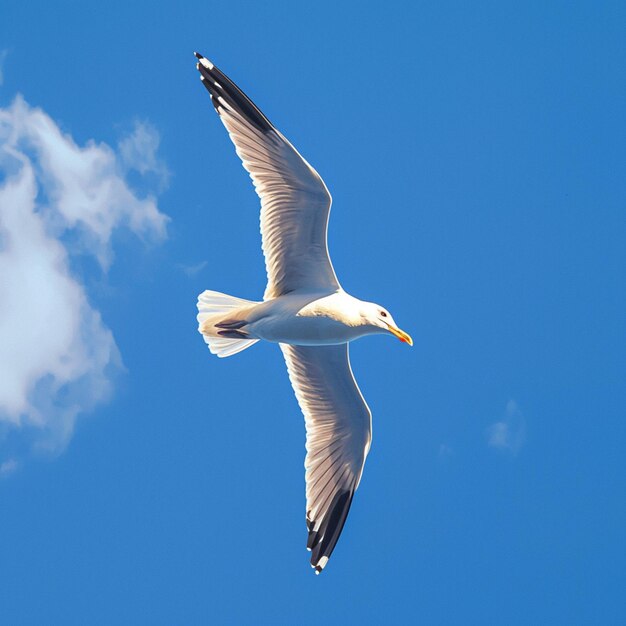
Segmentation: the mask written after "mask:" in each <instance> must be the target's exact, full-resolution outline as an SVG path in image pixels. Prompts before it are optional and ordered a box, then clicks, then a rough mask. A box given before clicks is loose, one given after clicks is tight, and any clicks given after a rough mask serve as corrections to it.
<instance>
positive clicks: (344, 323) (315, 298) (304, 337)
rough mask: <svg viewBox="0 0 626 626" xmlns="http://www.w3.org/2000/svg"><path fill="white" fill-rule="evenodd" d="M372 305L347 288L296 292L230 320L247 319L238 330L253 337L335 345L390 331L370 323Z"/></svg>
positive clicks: (273, 340) (306, 344) (277, 340)
mask: <svg viewBox="0 0 626 626" xmlns="http://www.w3.org/2000/svg"><path fill="white" fill-rule="evenodd" d="M374 306H375V305H374ZM371 307H372V304H371V303H369V302H363V301H362V300H358V299H357V298H354V297H353V296H351V295H349V294H347V293H346V292H345V291H343V289H341V290H339V291H337V292H335V293H332V294H318V293H294V294H288V295H284V296H279V297H277V298H272V299H271V300H266V301H265V302H260V303H258V304H256V305H254V306H252V307H244V308H242V309H241V310H239V311H238V312H237V314H235V315H232V314H231V315H230V316H227V318H226V320H227V321H226V323H227V324H228V320H232V321H235V320H237V321H240V320H245V321H246V322H247V323H246V324H245V325H242V326H238V327H237V330H238V331H239V332H245V333H246V334H247V335H248V336H249V337H250V338H251V339H252V338H253V339H263V340H264V341H270V342H273V343H289V344H292V345H299V346H319V345H335V344H342V343H347V342H349V341H352V340H354V339H358V338H359V337H363V336H364V335H373V334H378V333H384V332H387V331H386V329H384V328H381V327H380V326H376V325H374V324H370V323H368V317H367V312H368V310H369V309H371ZM210 323H211V322H209V324H210ZM218 323H219V322H218ZM222 323H224V321H223V320H222ZM205 330H207V329H206V328H205Z"/></svg>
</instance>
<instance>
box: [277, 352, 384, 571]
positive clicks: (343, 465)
mask: <svg viewBox="0 0 626 626" xmlns="http://www.w3.org/2000/svg"><path fill="white" fill-rule="evenodd" d="M280 347H281V348H282V351H283V354H284V356H285V361H286V362H287V369H288V371H289V379H290V380H291V384H292V386H293V389H294V391H295V392H296V398H297V399H298V403H299V404H300V408H301V409H302V412H303V413H304V418H305V422H306V432H307V441H306V449H307V455H306V461H305V464H304V465H305V468H306V509H307V514H306V518H307V526H308V529H309V539H308V543H307V548H308V549H309V550H311V552H312V554H311V566H312V567H314V568H315V571H316V572H317V573H319V572H321V571H322V569H323V568H324V566H325V565H326V563H327V562H328V559H329V557H330V555H331V553H332V551H333V549H334V548H335V545H336V544H337V540H338V539H339V535H340V534H341V531H342V529H343V525H344V523H345V521H346V517H347V516H348V511H349V510H350V504H351V503H352V497H353V496H354V492H355V491H356V488H357V486H358V484H359V480H360V479H361V473H362V471H363V464H364V463H365V457H366V456H367V453H368V451H369V447H370V443H371V440H372V414H371V412H370V410H369V407H368V406H367V404H366V402H365V400H364V399H363V396H362V395H361V391H360V390H359V387H358V386H357V384H356V381H355V380H354V376H353V374H352V369H351V367H350V358H349V355H348V344H341V345H330V346H292V345H288V344H282V343H281V344H280Z"/></svg>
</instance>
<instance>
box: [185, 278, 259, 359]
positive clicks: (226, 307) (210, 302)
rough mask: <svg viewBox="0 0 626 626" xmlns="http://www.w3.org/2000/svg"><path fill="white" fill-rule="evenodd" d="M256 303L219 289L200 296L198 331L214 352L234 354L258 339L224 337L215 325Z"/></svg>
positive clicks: (222, 356)
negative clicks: (221, 291) (220, 291)
mask: <svg viewBox="0 0 626 626" xmlns="http://www.w3.org/2000/svg"><path fill="white" fill-rule="evenodd" d="M255 304H257V303H256V302H253V301H252V300H243V299H242V298H235V297H234V296H229V295H227V294H225V293H219V291H208V290H207V291H204V292H202V293H201V294H200V295H199V296H198V318H197V319H198V331H199V332H200V333H201V334H202V336H203V337H204V340H205V341H206V342H207V344H208V345H209V350H210V351H211V353H212V354H216V355H217V356H218V357H220V358H224V357H227V356H232V355H233V354H237V352H241V351H242V350H245V349H246V348H249V347H250V346H251V345H252V344H255V343H256V342H257V341H258V339H248V338H247V337H223V336H220V335H219V334H218V333H219V332H221V331H220V329H219V328H216V327H215V324H218V323H219V322H221V321H222V320H224V319H229V320H230V319H237V317H238V315H237V314H238V312H239V311H238V310H239V309H241V310H244V311H245V310H246V309H248V308H249V307H251V306H254V305H255ZM243 319H245V318H243ZM222 332H223V331H222Z"/></svg>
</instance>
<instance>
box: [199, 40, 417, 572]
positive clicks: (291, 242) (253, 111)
mask: <svg viewBox="0 0 626 626" xmlns="http://www.w3.org/2000/svg"><path fill="white" fill-rule="evenodd" d="M195 55H196V58H197V59H198V63H197V68H198V71H199V72H200V79H201V80H202V84H203V85H204V86H205V87H206V88H207V90H208V91H209V93H210V94H211V101H212V102H213V106H214V107H215V110H216V111H217V113H218V114H219V116H220V119H221V120H222V122H223V123H224V126H226V130H227V131H228V134H229V135H230V138H231V139H232V141H233V143H234V144H235V149H236V151H237V154H238V155H239V157H240V158H241V161H242V163H243V166H244V168H245V169H246V170H247V171H248V173H249V174H250V177H251V178H252V182H253V183H254V187H255V189H256V192H257V194H258V196H259V198H260V199H261V235H262V239H263V253H264V255H265V267H266V270H267V287H266V289H265V295H264V296H263V301H262V302H253V301H251V300H242V299H241V298H235V297H233V296H229V295H226V294H223V293H218V292H216V291H204V292H203V293H202V294H200V296H199V297H198V311H199V313H198V324H199V326H198V330H199V331H200V333H201V334H202V336H203V337H204V340H205V341H206V343H207V344H208V346H209V349H210V351H211V352H212V353H213V354H216V355H217V356H218V357H227V356H231V355H233V354H237V352H241V351H242V350H245V349H246V348H248V347H250V346H251V345H253V344H254V343H256V342H257V341H259V340H265V341H271V342H274V343H278V344H279V345H280V348H281V350H282V351H283V355H284V357H285V361H286V362H287V370H288V372H289V379H290V380H291V384H292V386H293V389H294V391H295V394H296V398H297V399H298V403H299V404H300V408H301V409H302V412H303V413H304V418H305V422H306V433H307V442H306V450H307V455H306V461H305V468H306V523H307V528H308V532H309V536H308V541H307V548H308V549H309V550H310V551H311V566H312V567H313V568H314V569H315V572H316V573H317V574H319V573H320V572H321V571H322V570H323V569H324V567H325V566H326V564H327V563H328V559H329V557H330V555H331V553H332V551H333V549H334V548H335V545H336V544H337V540H338V539H339V535H340V534H341V531H342V529H343V526H344V523H345V521H346V517H347V515H348V511H349V510H350V504H351V503H352V497H353V496H354V492H355V491H356V489H357V487H358V485H359V481H360V480H361V474H362V472H363V465H364V463H365V457H366V456H367V453H368V452H369V449H370V444H371V441H372V414H371V412H370V410H369V407H368V406H367V403H366V402H365V400H364V398H363V395H362V394H361V391H360V390H359V387H358V385H357V384H356V381H355V380H354V376H353V374H352V369H351V368H350V357H349V354H348V344H349V343H350V341H352V340H354V339H358V338H359V337H363V336H365V335H374V334H379V333H384V334H390V335H395V336H396V337H397V338H398V339H400V341H403V342H405V343H408V344H409V345H411V346H412V345H413V341H412V339H411V337H410V336H409V335H408V334H407V333H405V332H404V331H403V330H400V329H399V328H398V326H397V325H396V323H395V322H394V321H393V318H392V317H391V314H390V313H389V312H388V311H387V310H386V309H385V308H383V307H381V306H380V305H378V304H374V303H372V302H364V301H362V300H357V299H356V298H353V297H352V296H351V295H349V294H348V293H346V292H345V291H344V290H343V289H342V288H341V285H340V284H339V281H338V280H337V276H336V275H335V271H334V269H333V266H332V263H331V262H330V257H329V255H328V247H327V228H328V216H329V213H330V205H331V197H330V193H329V192H328V189H327V188H326V185H325V184H324V181H323V180H322V179H321V178H320V176H319V174H318V173H317V172H316V171H315V170H314V169H313V168H312V167H311V166H310V165H309V164H308V163H307V161H305V159H303V158H302V156H300V154H299V153H298V151H297V150H296V149H295V148H294V147H293V146H292V145H291V144H290V143H289V141H287V139H286V138H285V137H284V136H283V135H282V134H281V133H280V132H279V131H278V130H277V129H276V128H274V126H273V125H272V124H271V123H270V121H269V120H268V119H267V118H266V117H265V115H263V113H261V111H260V110H259V109H258V108H257V107H256V106H255V105H254V104H253V103H252V101H251V100H250V99H249V98H248V97H247V96H246V95H245V94H244V93H243V92H242V91H241V89H239V88H238V87H237V85H235V83H233V82H232V81H231V80H230V79H229V78H228V77H227V76H226V75H225V74H223V73H222V72H221V71H220V70H219V69H218V68H217V67H215V65H213V63H211V62H210V61H209V60H208V59H206V58H204V57H203V56H202V55H201V54H198V53H197V52H196V53H195Z"/></svg>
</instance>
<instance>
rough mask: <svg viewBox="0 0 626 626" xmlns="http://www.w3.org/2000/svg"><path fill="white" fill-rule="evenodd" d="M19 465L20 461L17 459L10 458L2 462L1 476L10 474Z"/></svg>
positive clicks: (0, 467)
mask: <svg viewBox="0 0 626 626" xmlns="http://www.w3.org/2000/svg"><path fill="white" fill-rule="evenodd" d="M17 467H18V462H17V461H16V460H15V459H8V460H7V461H4V462H3V463H0V478H4V477H5V476H9V475H10V474H12V473H13V472H14V471H15V470H16V469H17Z"/></svg>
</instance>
